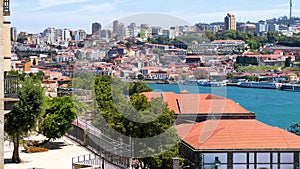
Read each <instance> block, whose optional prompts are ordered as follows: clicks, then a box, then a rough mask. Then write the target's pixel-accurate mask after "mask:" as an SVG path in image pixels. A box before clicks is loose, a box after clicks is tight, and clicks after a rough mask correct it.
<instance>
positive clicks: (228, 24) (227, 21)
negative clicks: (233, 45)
mask: <svg viewBox="0 0 300 169" xmlns="http://www.w3.org/2000/svg"><path fill="white" fill-rule="evenodd" d="M224 26H225V30H236V19H235V16H234V15H233V14H230V13H227V15H226V16H225V18H224Z"/></svg>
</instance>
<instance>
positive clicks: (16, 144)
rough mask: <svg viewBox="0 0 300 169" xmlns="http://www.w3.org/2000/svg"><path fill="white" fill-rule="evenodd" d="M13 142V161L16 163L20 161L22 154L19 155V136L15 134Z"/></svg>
mask: <svg viewBox="0 0 300 169" xmlns="http://www.w3.org/2000/svg"><path fill="white" fill-rule="evenodd" d="M13 143H14V151H13V156H12V161H13V162H14V163H20V162H21V159H20V155H19V136H15V137H14V138H13Z"/></svg>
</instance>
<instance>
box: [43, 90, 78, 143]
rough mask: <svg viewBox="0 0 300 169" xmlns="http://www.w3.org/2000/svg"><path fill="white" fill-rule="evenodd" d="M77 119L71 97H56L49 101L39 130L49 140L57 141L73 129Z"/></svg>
mask: <svg viewBox="0 0 300 169" xmlns="http://www.w3.org/2000/svg"><path fill="white" fill-rule="evenodd" d="M76 117H77V113H76V108H75V103H74V101H73V99H72V98H71V97H69V96H64V97H55V98H53V99H50V100H49V101H48V107H47V108H46V111H45V114H44V115H43V120H42V121H41V124H40V127H39V129H40V131H41V132H42V134H43V135H44V136H46V137H47V138H48V139H49V140H50V139H57V138H60V137H62V136H63V135H65V133H66V132H67V131H68V130H69V129H71V128H72V122H73V121H74V120H75V118H76ZM49 140H48V141H49Z"/></svg>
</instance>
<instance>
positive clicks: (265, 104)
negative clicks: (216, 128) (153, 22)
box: [148, 84, 300, 129]
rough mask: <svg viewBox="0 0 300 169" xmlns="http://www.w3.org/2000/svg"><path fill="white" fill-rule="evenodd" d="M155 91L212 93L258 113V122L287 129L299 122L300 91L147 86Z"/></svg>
mask: <svg viewBox="0 0 300 169" xmlns="http://www.w3.org/2000/svg"><path fill="white" fill-rule="evenodd" d="M148 86H149V87H151V88H152V89H153V90H154V91H162V92H175V93H180V92H181V91H182V90H187V91H189V93H212V94H215V95H219V96H223V97H226V98H230V99H232V100H234V101H235V102H237V103H239V104H240V105H241V106H243V107H244V108H246V109H247V110H249V111H251V112H254V113H255V114H256V119H257V120H259V121H261V122H264V123H266V124H269V125H271V126H277V127H280V128H282V129H287V128H288V127H289V126H290V125H291V124H293V123H298V122H300V92H290V91H281V90H270V89H254V88H239V87H231V86H226V87H214V88H210V87H201V86H188V85H178V84H167V85H166V84H148Z"/></svg>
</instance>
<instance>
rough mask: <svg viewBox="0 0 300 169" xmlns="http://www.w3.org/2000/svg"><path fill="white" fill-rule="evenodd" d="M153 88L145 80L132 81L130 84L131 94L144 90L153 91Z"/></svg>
mask: <svg viewBox="0 0 300 169" xmlns="http://www.w3.org/2000/svg"><path fill="white" fill-rule="evenodd" d="M151 91H152V89H151V88H150V87H149V86H147V84H146V83H143V82H132V83H130V84H129V95H130V96H131V95H133V94H135V93H142V92H151Z"/></svg>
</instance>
